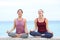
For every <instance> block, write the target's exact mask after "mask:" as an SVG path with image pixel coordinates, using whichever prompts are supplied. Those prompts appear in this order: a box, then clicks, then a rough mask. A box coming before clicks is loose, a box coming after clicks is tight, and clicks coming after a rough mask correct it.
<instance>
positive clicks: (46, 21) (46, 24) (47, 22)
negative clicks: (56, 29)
mask: <svg viewBox="0 0 60 40" xmlns="http://www.w3.org/2000/svg"><path fill="white" fill-rule="evenodd" d="M45 22H46V29H47V31H48V32H50V33H53V32H51V31H50V29H49V28H48V20H47V19H46V20H45Z"/></svg>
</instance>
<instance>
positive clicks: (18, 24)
mask: <svg viewBox="0 0 60 40" xmlns="http://www.w3.org/2000/svg"><path fill="white" fill-rule="evenodd" d="M24 29H25V27H24V21H23V19H22V20H18V19H16V33H17V34H21V33H25V30H24Z"/></svg>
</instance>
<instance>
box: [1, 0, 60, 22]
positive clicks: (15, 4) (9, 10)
mask: <svg viewBox="0 0 60 40" xmlns="http://www.w3.org/2000/svg"><path fill="white" fill-rule="evenodd" d="M18 9H22V10H23V18H26V19H27V21H33V20H34V19H35V18H37V17H38V10H39V9H42V10H43V11H44V17H46V18H47V19H48V20H49V21H59V20H60V0H0V21H13V20H14V19H15V18H17V16H18V15H17V10H18Z"/></svg>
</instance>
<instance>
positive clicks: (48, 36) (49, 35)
mask: <svg viewBox="0 0 60 40" xmlns="http://www.w3.org/2000/svg"><path fill="white" fill-rule="evenodd" d="M44 34H45V35H44V37H46V38H51V37H53V34H52V33H49V32H45V33H44Z"/></svg>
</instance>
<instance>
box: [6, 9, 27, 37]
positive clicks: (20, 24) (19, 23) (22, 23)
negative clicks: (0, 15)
mask: <svg viewBox="0 0 60 40" xmlns="http://www.w3.org/2000/svg"><path fill="white" fill-rule="evenodd" d="M17 14H18V18H16V19H15V20H14V27H13V28H12V29H11V30H10V31H7V33H8V35H9V36H10V37H18V38H19V37H20V38H27V37H28V31H27V27H26V19H24V18H22V14H23V11H22V9H19V10H18V11H17ZM15 28H16V33H12V31H13V30H14V29H15Z"/></svg>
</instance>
